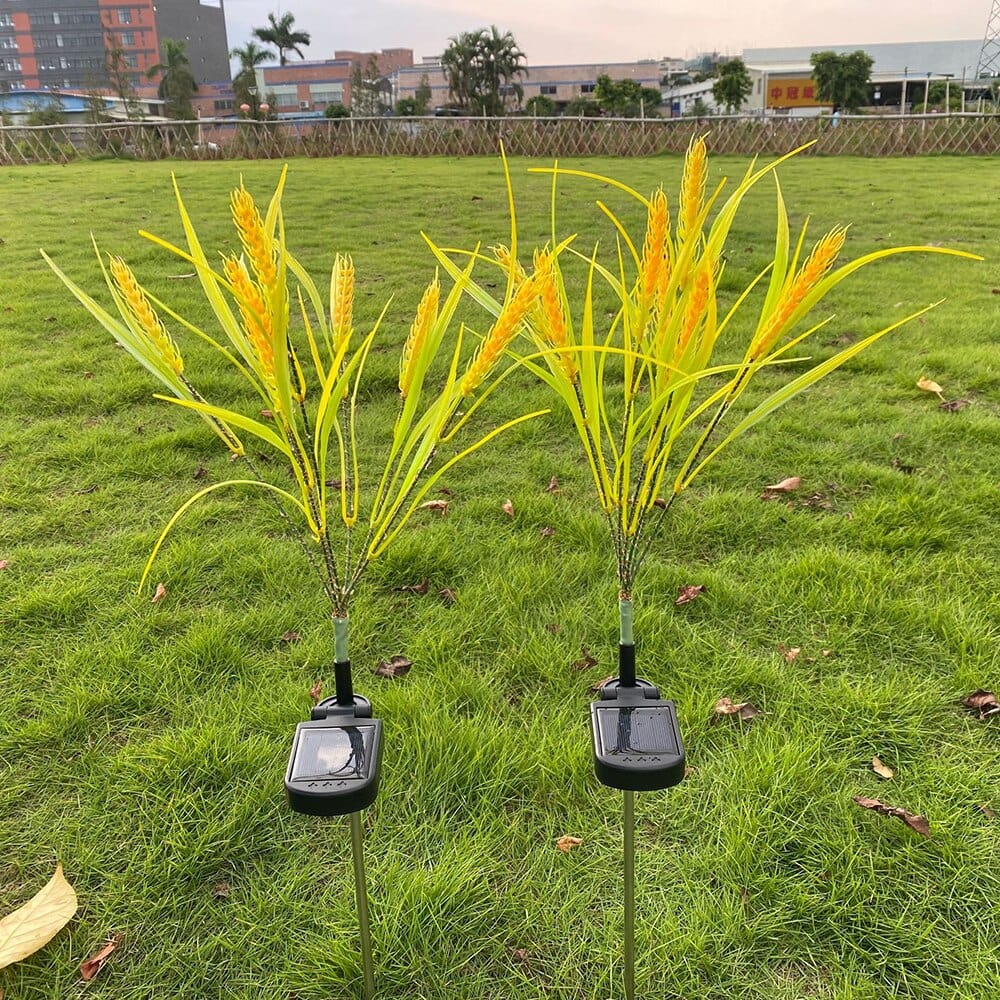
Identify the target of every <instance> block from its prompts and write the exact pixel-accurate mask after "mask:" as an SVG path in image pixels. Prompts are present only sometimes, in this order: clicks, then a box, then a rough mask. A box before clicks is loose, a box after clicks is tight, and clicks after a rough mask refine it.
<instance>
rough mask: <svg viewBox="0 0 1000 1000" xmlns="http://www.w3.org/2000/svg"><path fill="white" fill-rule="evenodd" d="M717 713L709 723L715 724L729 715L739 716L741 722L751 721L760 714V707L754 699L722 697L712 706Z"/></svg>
mask: <svg viewBox="0 0 1000 1000" xmlns="http://www.w3.org/2000/svg"><path fill="white" fill-rule="evenodd" d="M712 711H713V712H714V713H715V714H714V715H713V716H712V718H711V719H709V725H715V724H716V723H717V722H718V721H719V720H720V719H723V718H726V717H728V716H734V715H735V716H738V717H739V719H740V721H741V722H750V720H751V719H755V718H756V717H757V716H758V715H760V709H759V708H758V707H757V706H756V705H755V704H754V703H753V702H752V701H732V700H731V699H729V698H720V699H719V700H718V701H717V702H716V703H715V705H714V706H713V707H712Z"/></svg>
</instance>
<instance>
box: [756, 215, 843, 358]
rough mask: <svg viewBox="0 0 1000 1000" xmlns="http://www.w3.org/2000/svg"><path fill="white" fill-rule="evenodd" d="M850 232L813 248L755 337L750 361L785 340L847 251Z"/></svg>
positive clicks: (832, 233) (837, 233)
mask: <svg viewBox="0 0 1000 1000" xmlns="http://www.w3.org/2000/svg"><path fill="white" fill-rule="evenodd" d="M846 236H847V229H846V228H844V227H838V228H837V229H833V230H831V231H830V232H829V233H827V234H826V236H824V237H823V238H822V239H820V240H818V241H817V243H816V245H815V246H814V247H813V250H812V253H811V254H809V259H808V260H807V261H806V262H805V263H804V264H803V265H802V267H800V268H799V270H798V273H797V274H796V275H795V277H794V278H793V279H792V281H791V282H790V283H788V284H787V285H786V286H785V289H784V291H783V292H782V294H781V297H780V298H779V299H778V304H777V305H776V306H775V308H774V312H772V313H771V316H770V318H769V319H768V321H767V323H765V324H764V326H763V328H762V329H761V330H760V332H759V333H758V334H757V336H756V337H754V339H753V342H752V343H751V345H750V357H751V358H757V357H759V356H760V355H761V354H764V353H766V352H767V351H769V350H770V349H771V347H772V346H773V345H774V342H775V341H776V340H777V339H778V338H779V337H780V336H781V334H782V332H783V331H784V329H785V327H786V326H787V325H788V322H789V320H790V319H791V318H792V315H793V313H794V312H795V310H796V309H798V307H799V306H800V305H801V304H802V300H803V299H804V298H805V297H806V296H807V295H808V294H809V292H810V291H811V290H812V289H813V288H814V287H815V286H816V285H817V284H818V283H819V282H820V281H822V279H823V278H824V276H825V275H826V273H827V272H828V271H829V270H830V268H831V267H833V264H834V262H835V261H836V259H837V257H838V256H839V255H840V251H841V250H842V249H843V247H844V239H845V238H846Z"/></svg>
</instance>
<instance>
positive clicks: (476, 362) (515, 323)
mask: <svg viewBox="0 0 1000 1000" xmlns="http://www.w3.org/2000/svg"><path fill="white" fill-rule="evenodd" d="M537 301H538V289H537V286H536V284H535V280H534V278H527V279H526V280H525V281H523V282H522V283H521V284H520V285H519V286H518V289H517V291H516V292H515V293H514V295H513V297H512V298H511V299H510V300H509V301H508V302H507V304H506V305H505V306H504V307H503V310H502V311H501V313H500V315H499V316H498V317H497V321H496V322H495V323H494V324H493V326H492V327H491V329H490V332H489V333H488V334H487V335H486V338H485V339H484V340H483V342H482V344H480V345H479V350H478V351H477V352H476V356H475V357H474V358H473V359H472V363H471V364H470V365H469V368H468V371H466V373H465V376H464V377H463V378H462V383H461V391H462V395H463V396H469V395H471V394H472V393H473V392H475V390H476V389H477V388H478V387H479V386H480V385H481V384H482V382H483V380H484V379H485V378H486V376H487V375H489V373H490V371H491V370H492V369H493V366H494V365H495V364H496V363H497V362H498V361H499V360H500V358H501V356H502V355H503V352H504V351H505V350H506V349H507V347H508V346H509V344H510V342H511V341H512V340H513V339H514V337H516V336H517V332H518V329H519V327H520V326H521V324H522V323H523V322H524V319H525V317H526V316H527V315H528V313H529V312H530V311H531V309H532V308H533V307H534V305H535V303H536V302H537Z"/></svg>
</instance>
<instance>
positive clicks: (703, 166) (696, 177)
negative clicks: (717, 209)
mask: <svg viewBox="0 0 1000 1000" xmlns="http://www.w3.org/2000/svg"><path fill="white" fill-rule="evenodd" d="M707 181H708V150H707V149H706V148H705V140H704V139H703V138H701V137H699V138H697V139H692V140H691V144H690V145H689V146H688V151H687V155H686V156H685V157H684V175H683V177H682V178H681V195H680V208H679V213H680V218H679V219H678V220H677V243H678V245H681V244H683V243H685V242H686V241H687V239H688V238H689V237H690V236H691V233H692V232H693V231H694V228H695V225H696V223H697V221H698V216H699V215H701V210H702V208H703V207H704V204H705V184H706V182H707Z"/></svg>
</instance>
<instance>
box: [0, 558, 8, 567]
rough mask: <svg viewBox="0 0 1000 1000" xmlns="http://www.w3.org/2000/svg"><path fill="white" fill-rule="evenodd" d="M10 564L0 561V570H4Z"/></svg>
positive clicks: (3, 560) (4, 560)
mask: <svg viewBox="0 0 1000 1000" xmlns="http://www.w3.org/2000/svg"><path fill="white" fill-rule="evenodd" d="M9 565H10V563H9V562H8V561H7V560H6V559H0V569H6V568H7V567H8V566H9Z"/></svg>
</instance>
